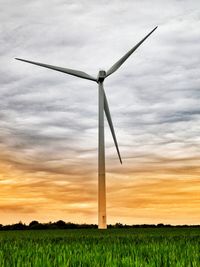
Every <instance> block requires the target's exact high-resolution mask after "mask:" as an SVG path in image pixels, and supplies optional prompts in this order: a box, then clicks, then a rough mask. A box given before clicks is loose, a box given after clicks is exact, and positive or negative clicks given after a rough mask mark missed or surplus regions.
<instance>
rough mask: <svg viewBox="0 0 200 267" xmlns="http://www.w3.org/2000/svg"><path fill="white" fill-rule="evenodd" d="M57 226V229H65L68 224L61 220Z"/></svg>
mask: <svg viewBox="0 0 200 267" xmlns="http://www.w3.org/2000/svg"><path fill="white" fill-rule="evenodd" d="M55 225H56V226H57V228H59V229H64V228H65V226H66V222H64V221H62V220H59V221H57V222H56V223H55Z"/></svg>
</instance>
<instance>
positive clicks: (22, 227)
mask: <svg viewBox="0 0 200 267" xmlns="http://www.w3.org/2000/svg"><path fill="white" fill-rule="evenodd" d="M25 229H27V226H26V225H25V224H23V223H22V222H21V221H20V222H19V223H15V224H13V225H11V230H25Z"/></svg>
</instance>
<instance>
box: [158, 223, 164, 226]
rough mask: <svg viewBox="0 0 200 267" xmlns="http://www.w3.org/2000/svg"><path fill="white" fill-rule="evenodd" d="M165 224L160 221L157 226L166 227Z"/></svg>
mask: <svg viewBox="0 0 200 267" xmlns="http://www.w3.org/2000/svg"><path fill="white" fill-rule="evenodd" d="M164 226H165V225H164V224H163V223H158V224H157V227H164Z"/></svg>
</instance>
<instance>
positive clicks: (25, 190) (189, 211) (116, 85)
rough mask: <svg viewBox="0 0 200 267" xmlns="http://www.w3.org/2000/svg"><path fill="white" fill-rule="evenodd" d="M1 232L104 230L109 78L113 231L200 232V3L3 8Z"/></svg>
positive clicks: (13, 4)
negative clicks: (102, 103)
mask: <svg viewBox="0 0 200 267" xmlns="http://www.w3.org/2000/svg"><path fill="white" fill-rule="evenodd" d="M0 7H1V8H0V62H1V64H0V223H1V224H9V223H16V222H19V221H22V222H25V223H29V222H30V221H32V220H39V221H41V222H49V221H57V220H59V219H62V220H64V221H66V222H68V221H71V222H76V223H97V156H98V150H97V149H98V128H97V127H98V87H97V84H96V83H94V82H92V81H89V80H84V79H80V78H77V77H74V76H70V75H66V74H63V73H59V72H56V71H52V70H48V69H45V68H41V67H37V66H34V65H31V64H26V63H23V62H20V61H16V60H14V58H15V57H19V58H24V59H28V60H33V61H38V62H43V63H47V64H52V65H57V66H61V67H66V68H72V69H78V70H81V71H84V72H87V73H88V74H90V75H92V76H95V77H96V76H97V73H98V71H99V70H100V69H105V70H108V69H109V68H110V67H111V66H112V65H113V64H114V63H115V62H116V61H117V60H118V59H119V58H120V57H121V56H123V55H124V54H125V53H126V52H127V51H128V50H129V49H131V48H132V47H133V46H134V45H135V44H137V43H138V42H139V41H140V40H141V39H142V38H143V37H144V36H145V35H146V34H147V33H148V32H150V31H151V30H152V29H153V28H154V27H155V26H158V28H157V30H156V31H155V32H154V33H153V34H152V35H151V36H150V37H149V38H148V39H147V40H146V41H145V42H144V43H143V44H142V45H141V46H140V47H139V48H138V49H137V51H135V52H134V53H133V55H132V56H131V57H130V58H129V59H128V60H127V61H126V62H125V63H124V64H123V66H122V67H121V68H120V69H119V70H118V71H117V72H115V73H114V74H113V75H111V76H109V77H108V78H107V79H106V81H105V84H104V86H105V92H106V94H107V98H108V103H109V107H110V111H111V115H112V120H113V124H114V128H115V132H116V136H117V140H118V144H119V149H120V152H121V156H122V160H123V164H122V165H121V164H120V163H119V160H118V157H117V153H116V150H115V147H114V143H113V140H112V136H111V133H110V130H109V127H108V124H107V122H105V139H106V141H105V145H106V187H107V222H108V223H109V224H110V223H112V224H113V223H116V222H121V223H126V224H143V223H145V224H151V223H155V224H157V223H165V224H168V223H170V224H199V223H200V179H199V178H200V106H199V103H200V75H199V73H200V57H199V55H200V46H199V43H200V2H199V1H196V0H193V1H189V0H188V1H187V0H169V1H157V0H152V1H148V0H142V1H132V0H125V1H121V0H115V1H103V0H102V1H96V0H93V1H92V0H87V1H86V0H85V1H84V0H81V1H70V0H65V1H63V0H51V1H47V0H43V1H39V0H29V1H26V0H1V1H0Z"/></svg>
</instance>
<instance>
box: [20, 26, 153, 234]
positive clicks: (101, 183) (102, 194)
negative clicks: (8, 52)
mask: <svg viewBox="0 0 200 267" xmlns="http://www.w3.org/2000/svg"><path fill="white" fill-rule="evenodd" d="M156 28H157V27H155V28H154V29H153V30H152V31H151V32H150V33H148V34H147V35H146V36H145V37H144V38H143V39H142V40H141V41H140V42H139V43H138V44H136V45H135V46H134V47H133V48H132V49H131V50H130V51H128V52H127V53H126V54H125V55H124V56H123V57H122V58H120V59H119V60H118V61H117V62H116V63H115V64H114V65H113V66H112V67H111V68H110V69H109V70H108V71H107V72H106V71H105V70H100V71H99V74H98V76H97V78H95V77H93V76H91V75H88V74H87V73H85V72H82V71H79V70H73V69H67V68H62V67H57V66H52V65H47V64H43V63H39V62H34V61H29V60H25V59H20V58H15V59H17V60H21V61H24V62H27V63H31V64H34V65H38V66H41V67H45V68H48V69H52V70H56V71H60V72H63V73H66V74H70V75H73V76H76V77H79V78H83V79H87V80H91V81H94V82H97V83H98V87H99V123H98V124H99V125H98V128H99V133H98V135H99V136H98V140H99V144H98V228H99V229H106V228H107V224H106V184H105V144H104V112H105V114H106V118H107V121H108V124H109V127H110V130H111V134H112V137H113V140H114V144H115V147H116V150H117V154H118V157H119V160H120V163H121V164H122V159H121V155H120V152H119V148H118V143H117V139H116V136H115V131H114V127H113V123H112V119H111V115H110V110H109V106H108V101H107V98H106V94H105V91H104V87H103V82H104V80H105V78H107V77H108V76H110V75H111V74H112V73H114V72H115V71H116V70H117V69H118V68H119V67H120V66H121V65H122V64H123V63H124V62H125V61H126V60H127V58H128V57H129V56H130V55H131V54H132V53H133V52H134V51H135V50H136V49H137V48H138V47H139V46H140V45H141V44H142V43H143V42H144V41H145V40H146V39H147V38H148V37H149V36H150V35H151V34H152V33H153V32H154V31H155V30H156Z"/></svg>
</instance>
